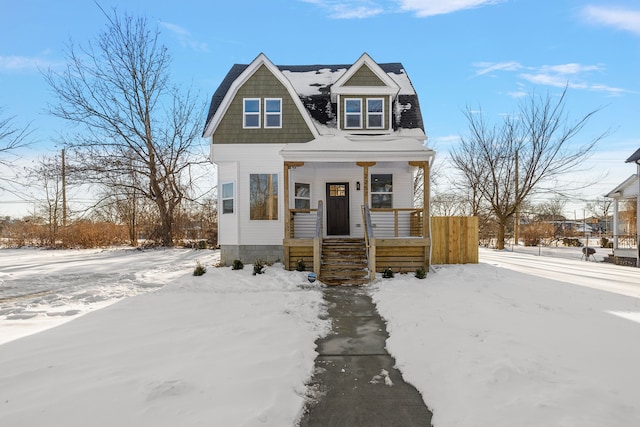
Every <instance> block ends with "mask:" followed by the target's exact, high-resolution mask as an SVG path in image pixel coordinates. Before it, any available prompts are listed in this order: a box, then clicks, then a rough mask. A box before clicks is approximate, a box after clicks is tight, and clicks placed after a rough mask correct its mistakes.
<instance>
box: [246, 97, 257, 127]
mask: <svg viewBox="0 0 640 427" xmlns="http://www.w3.org/2000/svg"><path fill="white" fill-rule="evenodd" d="M247 101H258V111H257V112H255V111H250V112H247ZM248 116H257V117H258V125H257V126H247V117H248ZM261 116H262V100H261V99H260V98H243V99H242V128H243V129H260V127H261V126H262V120H261Z"/></svg>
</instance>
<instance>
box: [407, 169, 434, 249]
mask: <svg viewBox="0 0 640 427" xmlns="http://www.w3.org/2000/svg"><path fill="white" fill-rule="evenodd" d="M409 166H415V167H419V168H420V169H422V237H430V236H429V203H431V201H430V197H431V195H430V190H431V183H430V178H429V162H427V161H421V162H411V161H410V162H409Z"/></svg>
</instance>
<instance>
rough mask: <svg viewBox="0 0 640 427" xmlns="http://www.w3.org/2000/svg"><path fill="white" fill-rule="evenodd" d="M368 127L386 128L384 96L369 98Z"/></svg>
mask: <svg viewBox="0 0 640 427" xmlns="http://www.w3.org/2000/svg"><path fill="white" fill-rule="evenodd" d="M367 128H369V129H382V128H384V100H383V99H382V98H369V99H367Z"/></svg>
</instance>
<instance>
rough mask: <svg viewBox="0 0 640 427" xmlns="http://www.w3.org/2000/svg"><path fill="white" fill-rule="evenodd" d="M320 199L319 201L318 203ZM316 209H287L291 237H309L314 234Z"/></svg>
mask: <svg viewBox="0 0 640 427" xmlns="http://www.w3.org/2000/svg"><path fill="white" fill-rule="evenodd" d="M321 203H322V201H319V202H318V204H319V206H320V204H321ZM317 216H318V209H289V230H288V231H289V236H288V237H290V238H293V239H311V238H313V237H314V236H315V234H316V227H317Z"/></svg>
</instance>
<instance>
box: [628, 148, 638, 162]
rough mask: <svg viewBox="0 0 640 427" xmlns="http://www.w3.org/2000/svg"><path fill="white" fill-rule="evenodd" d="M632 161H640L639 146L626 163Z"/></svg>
mask: <svg viewBox="0 0 640 427" xmlns="http://www.w3.org/2000/svg"><path fill="white" fill-rule="evenodd" d="M631 162H633V163H640V148H638V149H637V150H636V152H635V153H633V154H632V155H631V157H629V158H628V159H627V160H626V162H625V163H631Z"/></svg>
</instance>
